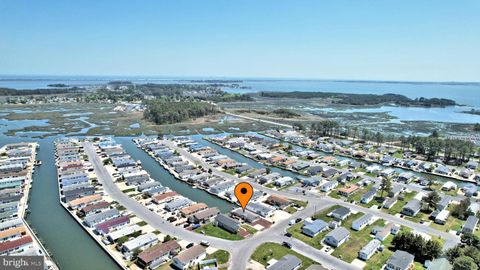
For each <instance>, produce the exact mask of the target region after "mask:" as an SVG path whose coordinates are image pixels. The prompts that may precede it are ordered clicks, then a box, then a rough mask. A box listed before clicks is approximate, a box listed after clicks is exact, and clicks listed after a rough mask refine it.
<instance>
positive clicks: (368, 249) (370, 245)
mask: <svg viewBox="0 0 480 270" xmlns="http://www.w3.org/2000/svg"><path fill="white" fill-rule="evenodd" d="M381 244H382V242H380V240H377V239H373V240H371V241H370V242H368V244H366V245H365V246H364V247H363V248H362V249H361V250H360V253H365V254H370V253H372V252H373V251H374V250H376V249H377V248H378V247H379V246H380V245H381Z"/></svg>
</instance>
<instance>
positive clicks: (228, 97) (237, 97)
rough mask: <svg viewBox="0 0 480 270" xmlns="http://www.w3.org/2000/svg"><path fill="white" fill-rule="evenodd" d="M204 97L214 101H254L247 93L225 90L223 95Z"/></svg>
mask: <svg viewBox="0 0 480 270" xmlns="http://www.w3.org/2000/svg"><path fill="white" fill-rule="evenodd" d="M203 99H205V100H210V101H213V102H236V101H254V99H253V98H252V96H250V95H247V94H230V93H225V92H222V94H221V95H216V96H210V97H206V98H203Z"/></svg>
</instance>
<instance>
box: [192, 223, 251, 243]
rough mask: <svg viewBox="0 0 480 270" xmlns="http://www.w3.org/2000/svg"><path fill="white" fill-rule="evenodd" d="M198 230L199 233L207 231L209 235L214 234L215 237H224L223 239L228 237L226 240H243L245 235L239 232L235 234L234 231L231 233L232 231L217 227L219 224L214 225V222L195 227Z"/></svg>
mask: <svg viewBox="0 0 480 270" xmlns="http://www.w3.org/2000/svg"><path fill="white" fill-rule="evenodd" d="M195 231H196V232H198V233H202V232H203V233H205V235H208V236H213V237H217V238H222V239H226V240H242V239H243V237H242V236H240V235H238V234H233V233H230V232H227V231H226V230H224V229H222V228H220V227H217V226H214V225H213V224H211V223H210V224H207V225H205V226H202V227H200V228H197V229H195Z"/></svg>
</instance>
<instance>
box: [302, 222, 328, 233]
mask: <svg viewBox="0 0 480 270" xmlns="http://www.w3.org/2000/svg"><path fill="white" fill-rule="evenodd" d="M327 228H328V223H326V222H325V221H323V220H321V219H316V220H314V221H312V222H306V221H305V223H304V225H303V227H302V233H303V234H305V235H308V236H310V237H315V236H316V235H317V234H319V233H320V232H322V231H323V230H325V229H327Z"/></svg>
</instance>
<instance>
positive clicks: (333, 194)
mask: <svg viewBox="0 0 480 270" xmlns="http://www.w3.org/2000/svg"><path fill="white" fill-rule="evenodd" d="M328 196H330V197H332V198H334V199H342V198H343V197H342V196H340V194H338V191H337V190H336V189H334V190H332V191H330V193H328Z"/></svg>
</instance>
